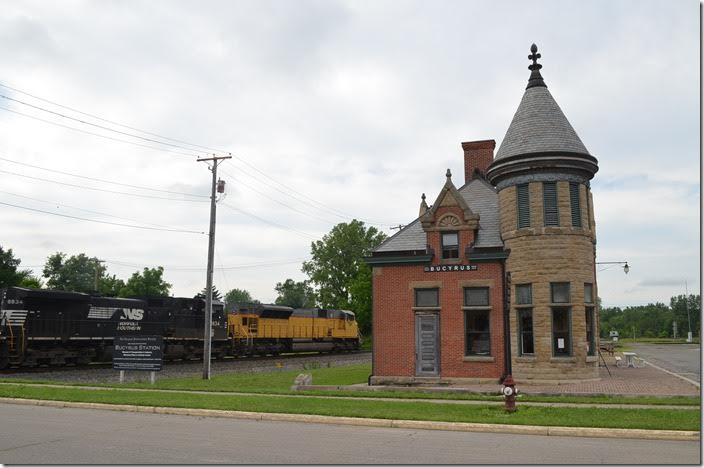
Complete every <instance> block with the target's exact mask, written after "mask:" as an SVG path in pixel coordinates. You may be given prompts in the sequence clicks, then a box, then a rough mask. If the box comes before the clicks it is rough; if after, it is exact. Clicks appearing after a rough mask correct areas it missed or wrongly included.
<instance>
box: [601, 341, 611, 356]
mask: <svg viewBox="0 0 704 468" xmlns="http://www.w3.org/2000/svg"><path fill="white" fill-rule="evenodd" d="M599 349H600V350H601V351H605V352H607V353H609V356H613V355H614V344H613V343H602V344H600V345H599Z"/></svg>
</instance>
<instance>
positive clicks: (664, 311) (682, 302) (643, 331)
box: [599, 294, 702, 338]
mask: <svg viewBox="0 0 704 468" xmlns="http://www.w3.org/2000/svg"><path fill="white" fill-rule="evenodd" d="M688 312H689V314H688ZM701 317H702V312H701V296H700V295H699V294H696V295H694V294H690V295H688V296H685V295H684V294H682V295H679V296H674V297H672V298H670V304H669V305H666V304H663V303H661V302H657V303H655V304H652V303H651V304H648V305H643V306H631V307H626V308H623V309H621V308H620V307H603V308H602V307H600V308H599V321H600V326H599V328H600V332H601V337H602V338H603V337H608V336H609V332H610V331H612V330H615V331H617V332H618V334H619V336H620V337H622V338H625V337H633V336H634V335H635V337H636V338H673V337H674V327H673V325H672V324H673V323H675V322H676V323H677V337H678V338H681V337H686V336H687V332H688V331H689V327H690V324H691V330H692V335H693V336H699V330H700V328H701Z"/></svg>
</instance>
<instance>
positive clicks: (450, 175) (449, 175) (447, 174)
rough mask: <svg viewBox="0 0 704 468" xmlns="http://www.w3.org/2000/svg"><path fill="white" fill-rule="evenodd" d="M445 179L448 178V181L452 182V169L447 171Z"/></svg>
mask: <svg viewBox="0 0 704 468" xmlns="http://www.w3.org/2000/svg"><path fill="white" fill-rule="evenodd" d="M445 177H447V180H450V179H451V178H452V172H450V168H448V169H447V172H446V173H445Z"/></svg>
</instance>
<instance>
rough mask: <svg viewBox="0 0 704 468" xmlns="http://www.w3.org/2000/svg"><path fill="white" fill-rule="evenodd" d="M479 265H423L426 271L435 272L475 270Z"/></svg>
mask: <svg viewBox="0 0 704 468" xmlns="http://www.w3.org/2000/svg"><path fill="white" fill-rule="evenodd" d="M476 269H477V265H431V266H427V267H423V271H424V272H426V273H435V272H440V271H475V270H476Z"/></svg>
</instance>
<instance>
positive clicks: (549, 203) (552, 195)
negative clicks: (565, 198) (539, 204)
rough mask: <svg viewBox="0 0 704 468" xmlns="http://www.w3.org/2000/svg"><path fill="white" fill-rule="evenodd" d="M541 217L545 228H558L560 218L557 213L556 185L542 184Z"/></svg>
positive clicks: (553, 183)
mask: <svg viewBox="0 0 704 468" xmlns="http://www.w3.org/2000/svg"><path fill="white" fill-rule="evenodd" d="M543 215H544V217H545V218H544V219H545V225H546V226H559V225H560V216H559V213H558V211H557V184H556V183H555V182H543Z"/></svg>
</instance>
